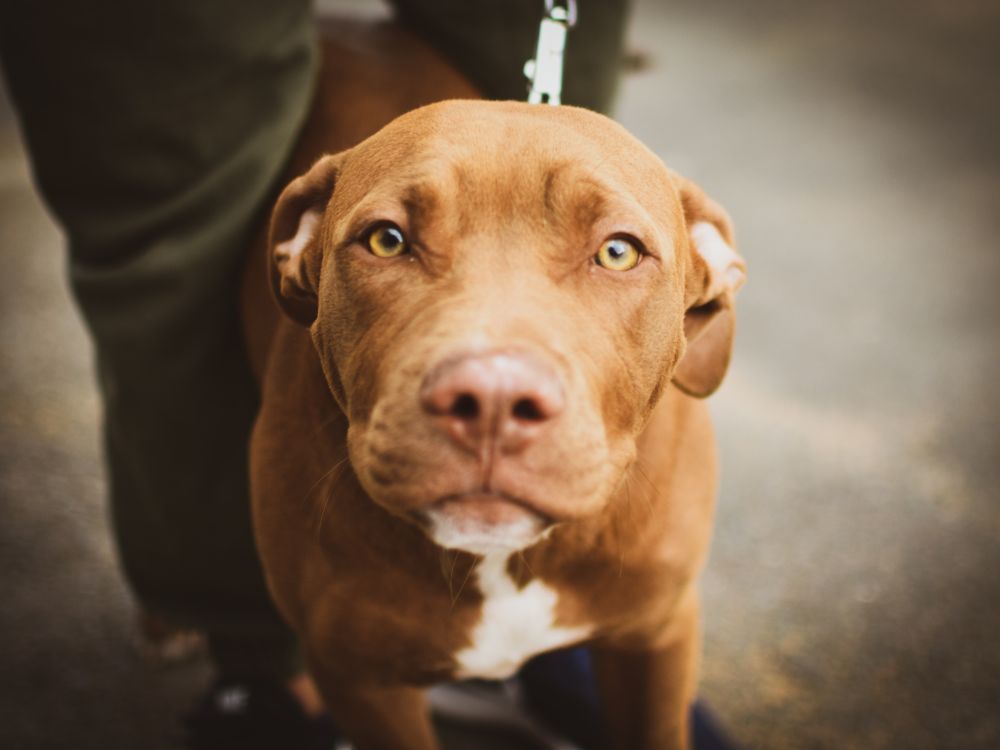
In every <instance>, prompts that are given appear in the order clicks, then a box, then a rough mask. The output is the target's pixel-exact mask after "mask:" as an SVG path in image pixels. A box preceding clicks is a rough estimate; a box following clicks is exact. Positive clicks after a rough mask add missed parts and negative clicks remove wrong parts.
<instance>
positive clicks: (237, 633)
mask: <svg viewBox="0 0 1000 750" xmlns="http://www.w3.org/2000/svg"><path fill="white" fill-rule="evenodd" d="M398 5H399V7H400V9H401V10H402V11H403V12H404V14H405V17H406V19H407V21H408V22H409V23H410V24H411V25H412V26H414V27H415V28H416V29H417V30H418V31H419V32H420V33H422V34H424V35H426V36H428V37H429V38H430V40H431V41H432V43H435V44H437V45H438V46H439V47H440V48H441V49H442V51H443V52H445V53H446V54H449V55H450V56H451V57H452V59H453V60H454V61H455V62H456V64H457V65H459V66H460V67H461V68H462V69H463V70H464V71H465V73H466V74H467V75H468V76H469V77H470V78H471V79H472V80H473V81H475V82H477V83H478V84H479V85H480V86H481V87H482V88H483V90H484V91H485V92H487V94H488V95H490V96H492V97H494V98H514V99H521V98H523V97H524V91H525V83H524V79H523V75H522V72H521V67H522V65H523V63H524V60H525V59H527V58H528V57H529V56H530V55H531V54H532V52H533V47H534V42H535V35H536V33H537V23H538V20H539V18H540V16H541V11H542V7H543V3H542V2H541V0H538V1H537V2H535V1H532V2H529V1H528V0H517V2H515V1H514V0H510V1H509V2H508V1H507V0H504V2H499V0H491V2H483V3H469V2H467V0H465V1H463V2H456V1H455V0H447V2H445V1H443V0H442V1H436V2H431V1H430V0H428V2H424V3H417V2H412V1H411V0H406V1H403V0H400V1H399V2H398ZM624 6H625V4H624V3H623V2H607V3H597V2H593V3H592V4H590V3H587V4H585V5H582V7H581V24H580V26H578V27H577V29H575V30H574V31H573V32H571V35H570V41H569V45H568V62H567V70H566V74H567V75H566V78H567V80H566V86H565V90H564V92H565V101H566V102H567V103H576V104H583V105H586V106H591V107H593V108H597V109H604V108H607V107H608V106H609V104H610V100H611V96H612V93H613V90H614V82H615V80H616V77H617V71H618V61H619V59H620V52H621V35H622V29H623V25H624V17H625V7H624ZM0 57H2V62H3V68H4V72H5V74H6V77H7V83H8V85H9V87H10V90H11V93H12V95H13V98H14V101H15V103H16V105H17V108H18V111H19V116H20V119H21V122H22V125H23V129H24V135H25V137H26V139H27V143H28V147H29V151H30V153H31V158H32V165H33V169H34V174H35V178H36V180H37V182H38V184H39V187H40V189H41V191H42V193H43V195H44V197H45V199H46V200H47V202H48V204H49V206H50V207H51V209H52V211H53V213H54V214H55V215H56V217H57V218H58V220H59V221H60V223H61V224H62V226H63V228H64V229H65V231H66V234H67V238H68V242H69V255H70V260H69V276H70V282H71V284H72V288H73V291H74V293H75V295H76V299H77V301H78V303H79V305H80V308H81V310H82V312H83V315H84V318H85V320H86V322H87V324H88V326H89V328H90V330H91V332H92V334H93V338H94V342H95V347H96V352H97V362H98V372H99V385H100V388H101V391H102V394H103V397H104V406H105V415H104V416H105V423H104V427H105V435H106V441H107V454H108V465H109V475H110V482H111V499H112V504H111V507H112V517H113V520H114V528H115V532H116V538H117V542H118V548H119V554H120V558H121V561H122V564H123V567H124V569H125V572H126V575H127V577H128V580H129V583H130V584H131V586H132V588H133V590H134V592H135V594H136V596H137V597H138V599H139V600H140V602H141V603H142V605H143V606H144V607H145V608H146V609H147V610H149V611H150V612H152V613H156V614H160V615H161V616H164V617H165V618H166V619H168V620H170V621H173V622H175V623H178V624H184V625H190V626H194V627H198V628H202V629H205V630H206V631H207V632H208V633H209V635H210V638H211V643H212V652H213V656H214V658H215V660H216V662H217V664H218V665H219V667H220V668H221V669H224V670H227V671H234V670H247V671H249V670H265V671H269V672H272V673H280V674H285V673H288V672H290V671H291V670H293V669H295V668H296V666H297V664H298V662H297V653H296V647H295V641H294V638H293V637H292V635H291V634H290V632H289V631H288V630H287V628H286V626H285V625H284V624H283V623H282V622H281V620H280V617H279V616H278V615H277V613H276V612H275V610H274V608H273V606H272V605H271V602H270V599H269V597H268V595H267V591H266V587H265V585H264V583H263V578H262V575H261V571H260V566H259V563H258V560H257V557H256V552H255V550H254V545H253V536H252V533H251V528H250V518H249V504H248V501H247V470H246V469H247V467H246V446H247V437H248V434H249V429H250V425H251V423H252V421H253V415H254V412H255V409H256V404H257V393H256V390H255V387H254V384H253V381H252V378H251V376H250V373H249V369H248V367H247V363H246V360H245V355H244V352H243V350H242V346H241V340H240V335H239V327H238V320H237V284H238V279H239V270H240V266H241V263H242V260H243V254H244V251H245V249H246V246H247V242H248V238H249V235H250V233H251V232H252V231H253V228H254V226H255V225H256V223H257V222H258V221H260V220H261V219H262V217H263V215H264V212H266V210H267V207H268V203H269V201H270V199H272V198H273V195H274V190H275V188H276V187H278V186H276V184H275V182H276V180H277V179H278V178H279V176H280V175H281V172H282V168H283V165H284V162H285V159H286V157H287V155H288V153H289V150H290V148H291V145H292V142H293V140H294V138H295V134H296V132H297V129H298V127H299V126H300V124H301V122H302V120H303V118H304V116H305V113H306V110H307V108H308V101H309V97H310V93H311V83H312V80H313V74H314V71H315V66H316V59H315V57H316V56H315V44H314V40H313V31H312V23H311V8H310V3H309V2H307V0H241V1H239V2H237V1H236V0H212V1H211V2H191V0H173V2H169V3H156V4H148V3H136V2H124V1H118V2H115V1H114V0H93V1H92V2H78V1H77V0H62V1H58V0H31V2H26V1H25V0H0ZM26 251H30V249H26Z"/></svg>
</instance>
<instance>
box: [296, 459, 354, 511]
mask: <svg viewBox="0 0 1000 750" xmlns="http://www.w3.org/2000/svg"><path fill="white" fill-rule="evenodd" d="M348 458H350V456H344V457H343V458H342V459H340V460H339V461H337V463H335V464H334V465H333V466H331V467H330V468H329V469H327V470H326V471H325V472H323V476H321V477H320V478H319V479H317V480H316V481H315V482H313V483H312V485H311V486H310V487H309V489H308V490H306V491H305V494H304V495H302V498H301V499H300V500H299V502H300V503H301V502H303V501H305V499H306V498H307V497H309V494H310V493H311V492H312V491H313V490H314V489H316V487H318V486H319V484H320V482H322V481H323V480H324V479H326V478H327V477H328V476H330V475H331V474H332V473H333V472H335V471H336V470H337V469H339V468H340V467H341V466H342V465H343V464H344V462H345V461H347V459H348Z"/></svg>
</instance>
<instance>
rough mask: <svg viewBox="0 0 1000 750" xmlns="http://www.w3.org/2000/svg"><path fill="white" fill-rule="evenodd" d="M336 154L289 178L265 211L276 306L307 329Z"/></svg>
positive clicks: (315, 296) (313, 314)
mask: <svg viewBox="0 0 1000 750" xmlns="http://www.w3.org/2000/svg"><path fill="white" fill-rule="evenodd" d="M341 160H342V154H336V155H335V156H324V157H323V158H322V159H320V160H319V161H317V162H316V163H315V164H314V165H313V166H312V168H311V169H310V170H309V171H308V172H306V173H305V174H304V175H302V176H300V177H297V178H296V179H294V180H293V181H292V182H291V183H290V184H289V185H288V187H286V188H285V189H284V191H282V193H281V195H280V196H279V197H278V202H277V203H276V204H275V206H274V212H273V213H272V214H271V230H270V234H269V239H268V270H269V272H270V276H271V288H272V289H273V290H274V295H275V297H277V300H278V304H279V305H280V306H281V309H282V310H284V311H285V313H286V314H287V315H288V316H289V317H290V318H292V319H293V320H295V321H297V322H298V323H301V324H302V325H304V326H306V327H308V326H310V325H312V323H313V321H314V320H315V319H316V310H317V306H318V294H319V274H320V268H321V267H322V262H323V248H322V238H321V234H322V232H321V228H322V224H323V214H324V212H325V211H326V205H327V203H329V201H330V196H331V195H332V194H333V188H334V185H335V184H336V182H337V173H338V171H339V168H340V162H341Z"/></svg>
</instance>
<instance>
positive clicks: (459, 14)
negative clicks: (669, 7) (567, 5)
mask: <svg viewBox="0 0 1000 750" xmlns="http://www.w3.org/2000/svg"><path fill="white" fill-rule="evenodd" d="M391 2H392V4H393V5H394V6H395V7H396V9H397V11H398V13H399V15H400V18H401V19H402V20H403V21H404V22H405V23H406V24H408V25H409V26H410V27H411V28H413V29H414V30H415V31H416V32H417V33H419V34H420V35H421V36H423V37H425V38H426V39H427V40H428V41H430V42H431V43H432V44H433V45H434V46H435V47H437V48H438V50H439V51H440V52H441V53H442V54H443V55H445V56H446V57H447V58H448V59H450V60H451V61H452V62H454V63H455V65H456V66H457V67H458V68H459V69H460V70H461V71H462V72H463V73H465V75H467V76H468V77H469V79H470V80H471V81H472V82H473V83H474V84H476V85H477V86H478V87H479V88H480V89H481V90H482V91H483V93H484V94H485V95H486V96H487V97H488V98H490V99H517V100H524V99H526V98H527V95H528V83H527V80H526V78H525V76H524V63H525V61H526V60H528V59H530V58H532V57H534V54H535V43H536V41H537V38H538V23H539V21H541V19H542V15H543V13H544V10H545V3H544V2H543V0H478V1H477V2H469V0H391ZM631 6H632V2H631V0H577V8H578V11H579V23H578V24H577V25H576V26H575V27H574V28H572V29H571V30H570V32H569V35H568V37H567V39H566V61H565V67H564V78H563V96H562V100H563V104H572V105H576V106H578V107H587V108H589V109H594V110H597V111H598V112H605V113H606V112H609V111H610V109H611V106H612V104H613V102H614V95H615V91H616V89H617V86H618V78H619V76H620V73H621V67H622V57H623V53H624V37H625V24H626V21H627V20H628V13H629V10H630V8H631Z"/></svg>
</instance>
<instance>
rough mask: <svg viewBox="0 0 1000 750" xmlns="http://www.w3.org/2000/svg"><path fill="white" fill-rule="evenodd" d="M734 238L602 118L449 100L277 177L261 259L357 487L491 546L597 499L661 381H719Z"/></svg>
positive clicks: (627, 455) (445, 530)
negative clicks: (343, 432) (325, 393)
mask: <svg viewBox="0 0 1000 750" xmlns="http://www.w3.org/2000/svg"><path fill="white" fill-rule="evenodd" d="M731 240H732V230H731V228H730V225H729V221H728V219H727V217H726V215H725V212H724V211H723V210H722V209H721V208H720V207H719V206H717V205H716V204H715V203H713V202H712V201H711V200H710V199H709V198H707V197H706V196H705V194H704V193H702V192H701V190H699V189H698V188H697V187H695V186H694V185H693V184H691V183H690V182H688V181H687V180H685V179H684V178H682V177H680V176H678V175H677V174H674V173H672V172H670V171H669V170H667V168H666V167H664V165H663V164H662V162H661V161H660V160H659V159H658V158H657V157H656V156H655V155H654V154H653V153H651V152H650V151H649V150H648V149H646V148H645V147H644V146H643V145H642V144H641V143H639V142H638V141H637V140H635V139H634V138H633V137H632V136H630V135H629V134H628V133H627V132H626V131H625V130H624V129H623V128H621V127H620V126H618V125H617V124H615V123H614V122H612V121H611V120H609V119H607V118H605V117H602V116H600V115H597V114H594V113H591V112H588V111H585V110H580V109H575V108H570V107H543V106H533V105H527V104H517V103H495V102H494V103H490V102H457V101H456V102H444V103H440V104H436V105H432V106H429V107H425V108H423V109H419V110H416V111H414V112H411V113H409V114H407V115H405V116H403V117H400V118H399V119H397V120H395V121H394V122H392V123H390V124H389V125H388V126H386V127H385V128H384V129H383V130H382V131H380V132H379V133H377V134H376V135H374V136H372V137H371V138H369V139H368V140H366V141H364V142H362V143H361V144H359V145H358V146H356V147H354V148H352V149H350V150H349V151H345V152H343V153H340V154H337V155H335V156H327V157H324V158H323V159H321V160H320V161H318V162H317V163H316V164H315V165H314V166H313V167H312V169H310V170H309V172H307V173H306V174H304V175H303V176H301V177H299V178H298V179H297V180H295V181H294V182H292V183H291V184H290V185H289V186H288V187H287V188H286V190H285V191H284V193H282V195H281V197H280V198H279V200H278V203H277V206H276V208H275V210H274V216H273V219H272V224H271V273H272V281H273V285H274V289H275V291H276V293H277V296H278V300H279V302H280V304H281V306H282V308H283V309H284V310H285V312H286V313H287V314H288V315H289V316H291V317H292V318H294V319H295V320H296V321H298V322H299V323H301V324H302V325H304V326H308V327H309V328H310V331H311V333H312V338H313V341H314V343H315V346H316V349H317V351H318V353H319V357H320V360H321V363H322V367H323V370H324V372H325V374H326V379H327V381H328V383H329V387H330V390H331V392H332V394H333V397H334V398H335V399H336V401H337V402H338V404H339V405H340V407H341V408H342V409H343V410H344V413H345V414H346V415H347V417H348V422H349V425H350V427H349V432H348V447H349V453H350V458H351V461H352V463H353V466H354V469H355V471H356V473H357V475H358V477H359V479H360V481H361V484H362V486H363V487H364V488H365V490H366V491H367V492H368V494H369V495H370V496H371V498H372V499H373V500H374V501H375V502H377V503H379V504H380V505H382V506H383V507H385V508H386V509H387V510H389V511H390V512H392V513H394V514H397V515H399V516H403V517H405V518H408V519H410V520H413V521H414V522H416V523H418V524H420V525H422V526H423V527H424V528H425V529H427V531H428V533H429V534H430V535H431V536H432V538H434V539H435V541H437V542H438V543H439V544H441V545H443V546H446V547H453V548H460V549H465V550H468V551H471V552H477V553H486V552H489V551H493V550H505V549H506V550H514V549H518V548H521V547H525V546H527V545H529V544H531V543H533V542H534V541H536V540H537V539H538V538H540V536H542V535H543V534H544V533H545V531H546V530H547V529H549V528H551V526H552V525H553V524H554V523H557V522H560V521H565V520H570V519H573V518H579V517H583V516H588V515H591V514H595V513H598V512H600V511H601V510H602V509H603V508H604V507H605V506H606V505H607V503H608V502H610V500H611V498H612V497H613V496H614V495H615V492H616V488H617V487H618V486H619V484H620V482H621V480H622V477H623V475H624V472H625V471H626V470H627V469H628V467H629V466H630V464H631V462H632V461H633V460H634V457H635V454H636V438H637V437H638V435H639V433H640V432H641V431H642V429H643V426H644V425H645V424H646V422H647V420H648V418H649V416H650V414H651V412H652V410H653V408H654V406H655V405H656V403H657V401H658V400H659V398H660V396H661V394H662V393H663V391H664V389H665V388H666V387H667V385H668V383H670V382H671V381H673V382H674V383H675V384H676V385H677V386H678V387H680V388H681V389H682V390H684V391H686V392H687V393H689V394H691V395H693V396H706V395H708V394H709V393H711V392H712V391H713V390H714V389H715V388H716V387H717V386H718V385H719V382H720V381H721V379H722V377H723V375H724V373H725V370H726V366H727V364H728V361H729V353H730V349H731V345H732V337H733V310H732V298H733V293H734V292H735V290H736V288H737V287H738V286H739V285H740V284H741V283H742V281H743V277H744V265H743V262H742V260H741V259H740V258H739V256H737V255H736V254H735V253H734V252H733V250H732V249H731Z"/></svg>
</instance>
